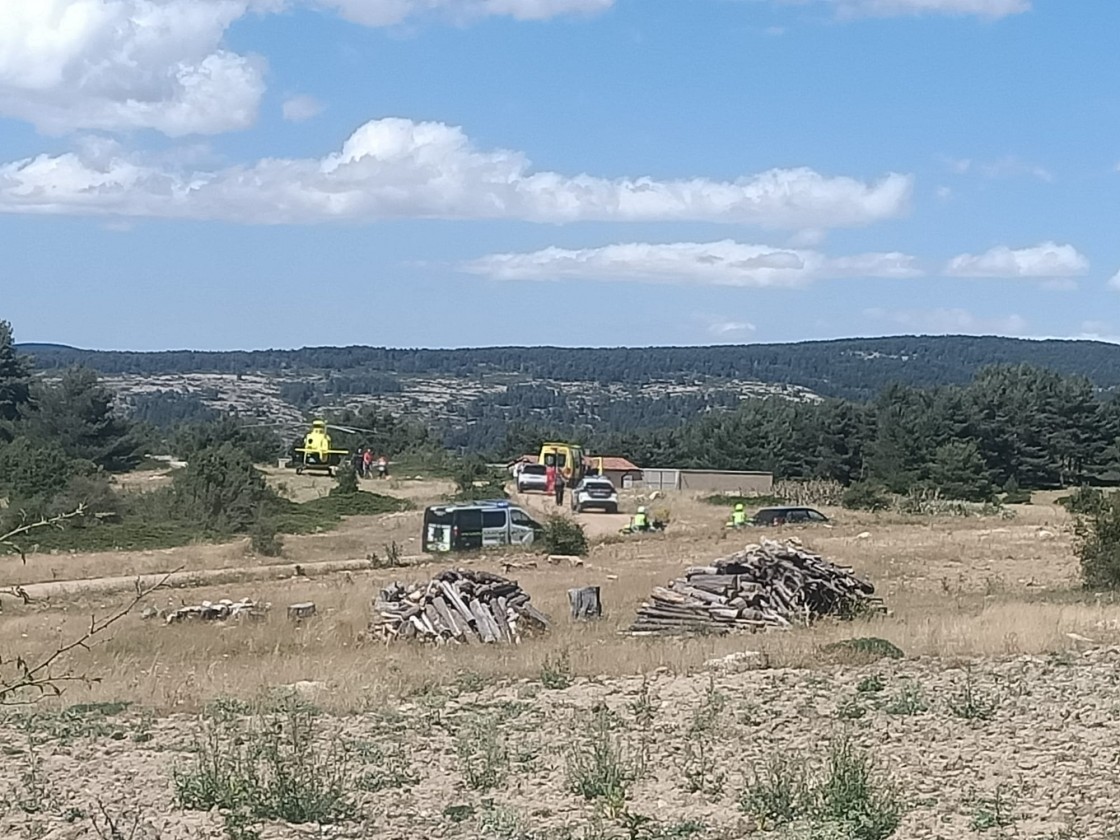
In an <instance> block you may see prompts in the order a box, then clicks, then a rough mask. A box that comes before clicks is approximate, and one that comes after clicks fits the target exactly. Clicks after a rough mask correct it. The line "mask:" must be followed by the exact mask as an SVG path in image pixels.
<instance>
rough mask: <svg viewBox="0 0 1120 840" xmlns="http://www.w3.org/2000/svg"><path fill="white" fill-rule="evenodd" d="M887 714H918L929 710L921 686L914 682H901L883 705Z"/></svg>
mask: <svg viewBox="0 0 1120 840" xmlns="http://www.w3.org/2000/svg"><path fill="white" fill-rule="evenodd" d="M883 711H885V712H886V713H887V714H888V715H919V714H921V713H922V712H927V711H929V702H928V701H927V700H926V697H925V693H924V692H923V691H922V687H921V686H920V685H918V684H917V683H915V682H910V681H907V682H905V683H903V685H902V687H901V688H900V689H899V690H898V693H896V694H895V695H894V696H893V697H891V699H890V700H889V701H888V702H887V704H886V706H884V707H883Z"/></svg>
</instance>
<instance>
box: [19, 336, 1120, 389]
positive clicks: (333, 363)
mask: <svg viewBox="0 0 1120 840" xmlns="http://www.w3.org/2000/svg"><path fill="white" fill-rule="evenodd" d="M19 349H20V350H21V351H22V352H24V353H27V354H28V355H31V356H33V357H34V359H35V363H36V365H37V366H38V367H39V368H40V369H52V368H59V367H66V366H69V365H73V364H82V365H86V366H89V367H92V368H94V369H96V370H98V371H101V372H102V373H105V374H137V375H158V374H174V373H258V372H259V373H265V374H269V373H273V374H278V375H284V376H285V377H298V376H299V375H300V374H315V373H323V372H328V371H329V372H336V373H358V372H361V373H383V374H388V375H396V376H411V377H417V376H451V377H465V376H469V377H478V376H491V375H502V374H507V375H513V376H517V377H521V378H528V379H536V380H557V381H568V382H599V383H604V384H609V383H619V384H625V385H634V384H640V383H643V382H650V381H660V380H681V381H683V380H688V381H696V380H713V381H718V380H753V381H759V382H766V383H782V384H790V385H798V386H801V387H804V388H808V389H811V390H812V391H815V392H816V393H818V394H821V395H824V396H834V397H848V398H854V399H867V398H869V397H872V396H874V395H875V394H876V393H878V392H879V391H880V390H881V389H882V388H883V387H885V386H886V385H888V384H890V383H892V382H901V383H904V384H908V385H913V386H922V387H928V386H933V385H949V384H963V383H965V382H968V381H969V380H970V379H971V378H972V376H973V375H974V374H975V372H976V371H977V370H979V369H980V368H983V367H985V366H987V365H993V364H1028V365H1033V366H1037V367H1044V368H1049V369H1051V370H1055V371H1058V372H1060V373H1063V374H1080V375H1083V376H1086V377H1088V378H1089V379H1090V380H1091V381H1092V382H1093V383H1094V384H1095V385H1096V386H1097V387H1098V388H1101V389H1103V390H1109V391H1111V390H1115V389H1117V388H1120V345H1115V344H1109V343H1106V342H1100V341H1077V340H1057V339H1053V340H1027V339H1018V338H1002V337H997V336H956V335H952V336H913V335H907V336H890V337H880V338H846V339H836V340H828V341H803V342H795V343H787V344H747V345H715V346H706V347H640V348H638V347H614V348H605V347H604V348H595V347H572V348H567V347H479V348H464V349H454V350H424V349H394V348H386V347H366V346H350V347H304V348H301V349H298V350H234V351H195V350H170V351H158V352H131V351H105V350H82V349H79V348H73V347H68V346H66V345H59V344H23V345H19Z"/></svg>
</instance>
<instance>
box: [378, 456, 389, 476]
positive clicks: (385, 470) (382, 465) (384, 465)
mask: <svg viewBox="0 0 1120 840" xmlns="http://www.w3.org/2000/svg"><path fill="white" fill-rule="evenodd" d="M377 477H378V478H388V477H389V459H388V458H386V457H385V456H384V455H382V456H381V457H380V458H378V459H377Z"/></svg>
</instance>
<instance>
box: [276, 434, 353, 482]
mask: <svg viewBox="0 0 1120 840" xmlns="http://www.w3.org/2000/svg"><path fill="white" fill-rule="evenodd" d="M335 428H337V429H338V430H339V431H342V432H347V433H350V434H353V433H354V432H355V431H356V430H355V429H349V428H345V427H342V426H328V424H327V422H326V421H325V420H313V421H312V422H311V428H310V429H308V430H307V433H306V434H305V435H304V436H303V445H302V446H293V447H292V463H293V465H294V466H295V468H296V475H302V474H303V473H304V472H321V471H325V472H326V474H327V475H330V474H331V469H332V468H334V467H337V466H338V465H339V464H341V463H342V459H343V458H344V457H345V456H347V455H349V454H350V450H348V449H332V448H331V434H330V432H329V431H327V430H328V429H335Z"/></svg>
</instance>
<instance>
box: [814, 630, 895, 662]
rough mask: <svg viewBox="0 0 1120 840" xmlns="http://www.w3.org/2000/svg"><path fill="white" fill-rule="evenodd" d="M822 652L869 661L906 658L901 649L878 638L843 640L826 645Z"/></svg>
mask: <svg viewBox="0 0 1120 840" xmlns="http://www.w3.org/2000/svg"><path fill="white" fill-rule="evenodd" d="M821 650H822V651H823V652H825V653H833V654H836V653H840V654H843V653H848V654H852V655H854V657H856V658H867V659H902V658H903V656H904V654H903V652H902V649H901V648H899V647H898V646H896V645H894V644H892V643H891V642H888V641H887V640H886V639H880V638H878V637H876V636H867V637H861V638H856V639H841V640H840V641H839V642H832V643H831V644H827V645H824V646H823V647H822V648H821Z"/></svg>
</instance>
